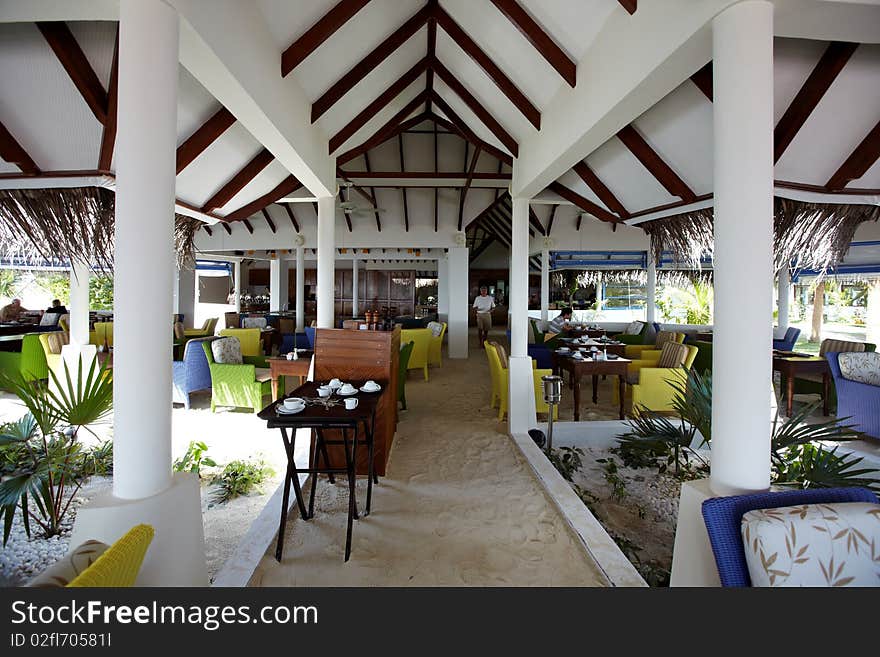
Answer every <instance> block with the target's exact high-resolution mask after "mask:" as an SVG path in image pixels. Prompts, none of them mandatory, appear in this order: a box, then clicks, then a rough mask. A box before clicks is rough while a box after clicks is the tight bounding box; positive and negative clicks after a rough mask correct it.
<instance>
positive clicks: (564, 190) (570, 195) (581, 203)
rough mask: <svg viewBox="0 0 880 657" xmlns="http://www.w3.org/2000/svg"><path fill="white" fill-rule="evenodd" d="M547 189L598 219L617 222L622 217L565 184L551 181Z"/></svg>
mask: <svg viewBox="0 0 880 657" xmlns="http://www.w3.org/2000/svg"><path fill="white" fill-rule="evenodd" d="M547 189H549V190H550V191H552V192H554V193H556V194H558V195H559V196H561V197H562V198H564V199H565V200H566V201H568V202H569V203H573V204H574V205H576V206H577V207H579V208H580V209H581V210H583V211H584V212H589V213H590V214H591V215H593V216H594V217H596V218H597V219H600V220H602V221H607V222H609V223H617V222H619V221H620V218H618V217H617V216H615V215H613V214H611V213H610V212H609V211H608V210H606V209H605V208H603V207H601V206H599V205H596V204H595V203H593V202H592V201H591V200H590V199H588V198H584V197H583V196H581V195H580V194H578V193H577V192H574V191H572V190H570V189H569V188H568V187H566V186H565V185H563V184H561V183H559V182H552V183H550V185H549V187H548V188H547Z"/></svg>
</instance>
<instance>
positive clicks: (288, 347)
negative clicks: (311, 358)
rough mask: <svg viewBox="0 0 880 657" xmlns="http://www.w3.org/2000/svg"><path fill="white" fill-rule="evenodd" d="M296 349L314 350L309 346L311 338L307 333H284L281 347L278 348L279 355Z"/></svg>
mask: <svg viewBox="0 0 880 657" xmlns="http://www.w3.org/2000/svg"><path fill="white" fill-rule="evenodd" d="M294 347H296V348H297V349H311V348H312V347H311V345H310V344H309V338H308V336H307V335H306V334H305V333H284V334H283V335H282V336H281V346H280V347H279V348H278V353H280V354H286V353H288V352H290V351H293V348H294Z"/></svg>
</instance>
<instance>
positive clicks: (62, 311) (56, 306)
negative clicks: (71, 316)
mask: <svg viewBox="0 0 880 657" xmlns="http://www.w3.org/2000/svg"><path fill="white" fill-rule="evenodd" d="M46 312H47V313H56V314H58V315H67V314H68V312H67V308H65V307H64V306H63V305H61V301H60V300H59V299H53V300H52V305H51V306H49V307H48V308H46Z"/></svg>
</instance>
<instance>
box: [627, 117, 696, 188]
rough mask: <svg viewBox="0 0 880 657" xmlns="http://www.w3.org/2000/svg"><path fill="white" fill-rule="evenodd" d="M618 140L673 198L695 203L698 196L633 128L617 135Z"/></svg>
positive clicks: (629, 126)
mask: <svg viewBox="0 0 880 657" xmlns="http://www.w3.org/2000/svg"><path fill="white" fill-rule="evenodd" d="M617 138H618V139H620V141H622V142H623V144H624V145H625V146H626V147H627V148H628V149H629V150H630V152H631V153H632V154H633V155H635V156H636V158H637V159H638V160H639V162H641V163H642V165H643V166H644V167H645V168H646V169H647V170H648V171H649V172H650V173H651V175H653V176H654V178H656V179H657V182H659V183H660V184H661V185H663V187H664V188H665V189H666V191H668V192H669V193H670V194H672V195H673V196H678V197H679V198H681V199H682V200H683V201H690V202H693V201H694V200H695V199H696V198H697V195H696V194H694V191H693V190H692V189H691V188H690V187H688V186H687V183H685V181H684V180H682V179H681V178H679V176H678V174H677V173H675V171H673V170H672V168H671V167H670V166H669V165H668V164H666V162H664V161H663V158H661V157H660V156H659V155H658V154H657V152H656V151H655V150H654V149H653V148H651V146H650V145H649V144H648V142H646V141H645V139H644V138H643V137H642V136H641V135H640V134H639V133H638V132H637V131H636V129H635V128H633V127H632V126H631V125H628V126H626V127H624V128H622V129H621V130H620V132H618V133H617Z"/></svg>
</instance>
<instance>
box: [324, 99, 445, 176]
mask: <svg viewBox="0 0 880 657" xmlns="http://www.w3.org/2000/svg"><path fill="white" fill-rule="evenodd" d="M428 97H429V94H428V92H427V91H426V90H425V91H422V92H421V93H419V95H418V96H416V97H415V98H413V99H412V100H411V101H410V102H409V103H407V105H406V106H405V107H404V108H403V109H401V110H400V111H399V112H397V114H395V115H394V116H392V117H391V118H390V119H388V121H386V122H385V124H384V125H383V126H382V127H381V128H379V129H378V130H376V132H374V133H373V136H372V137H370V138H369V139H367V141H365V142H364V143H363V144H361V145H360V146H356V147H355V148H352V149H349V150H347V151H345V152H344V153H342V154H341V155H340V156H339V157H337V158H336V165H337V166H341V165H343V164H345V163H346V162H350V161H351V160H353V159H354V158H356V157H359V156H361V155H363V154H364V153H366V152H367V151H368V150H370V149H371V148H375V147H376V146H378V145H379V144H381V143H383V142H385V141H388V140H389V139H391V138H392V137H395V136H397V134H398V133H400V132H403V131H405V130H407V129H408V128H411V127H413V126H415V125H418V124H419V123H421V122H422V121H424V120H426V119H427V118H429V115H428V114H427V113H422V114H420V115H418V116H416V117H414V118H412V119H409V120H408V121H404V119H406V117H407V116H409V115H410V114H412V113H413V112H414V111H416V110H417V109H418V108H419V106H420V105H421V104H422V103H423V102H424V101H425V99H426V98H428Z"/></svg>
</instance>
